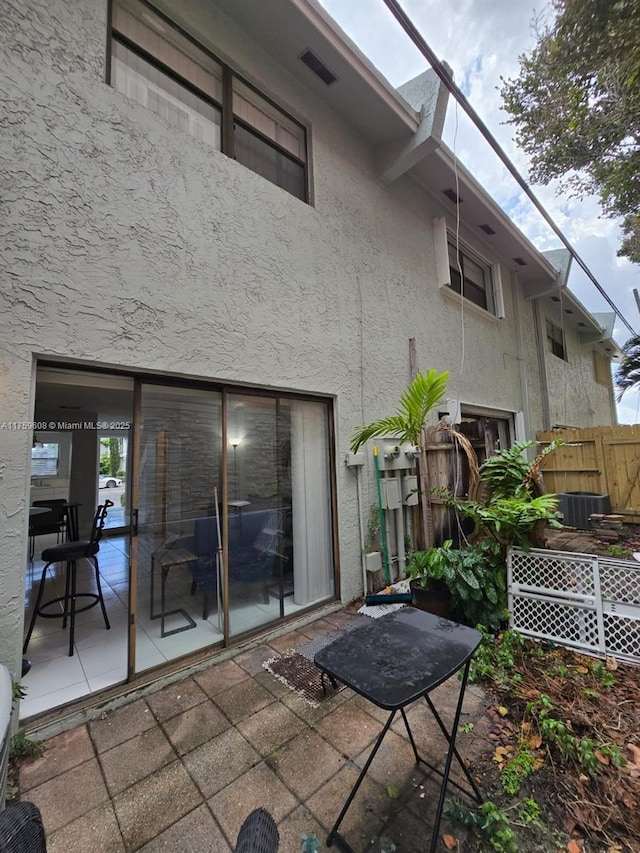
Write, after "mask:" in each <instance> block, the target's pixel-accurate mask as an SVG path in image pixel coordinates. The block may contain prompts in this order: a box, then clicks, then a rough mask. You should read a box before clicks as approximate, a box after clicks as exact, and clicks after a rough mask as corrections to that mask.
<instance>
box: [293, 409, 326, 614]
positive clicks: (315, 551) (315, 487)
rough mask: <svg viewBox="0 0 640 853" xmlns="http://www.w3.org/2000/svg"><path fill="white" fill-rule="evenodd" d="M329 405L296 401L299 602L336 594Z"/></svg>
mask: <svg viewBox="0 0 640 853" xmlns="http://www.w3.org/2000/svg"><path fill="white" fill-rule="evenodd" d="M327 439H328V436H327V409H326V405H325V404H323V403H313V402H306V401H305V402H303V401H292V403H291V489H292V493H291V503H292V520H293V582H294V590H295V592H294V602H295V603H296V604H298V605H306V604H310V603H311V602H314V601H320V600H322V599H325V598H329V597H330V596H331V595H333V556H332V538H331V509H330V506H331V504H330V483H329V458H328V440H327Z"/></svg>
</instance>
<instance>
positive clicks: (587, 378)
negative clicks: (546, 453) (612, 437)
mask: <svg viewBox="0 0 640 853" xmlns="http://www.w3.org/2000/svg"><path fill="white" fill-rule="evenodd" d="M545 344H546V347H545V353H544V357H545V363H546V366H547V381H548V384H549V401H550V403H549V414H550V416H551V426H552V427H553V426H554V425H556V424H558V425H566V426H581V427H591V426H603V425H608V424H610V423H611V390H610V388H607V387H606V386H604V385H599V384H598V383H597V382H596V381H595V369H594V364H593V349H592V348H591V346H589V345H588V344H584V343H583V342H581V341H580V338H579V336H578V335H577V334H576V333H575V331H574V330H572V329H570V328H567V329H565V344H566V355H567V360H566V361H564V360H563V359H561V358H559V357H558V356H556V355H554V354H553V353H552V352H551V351H550V349H549V344H548V342H547V341H546V338H545Z"/></svg>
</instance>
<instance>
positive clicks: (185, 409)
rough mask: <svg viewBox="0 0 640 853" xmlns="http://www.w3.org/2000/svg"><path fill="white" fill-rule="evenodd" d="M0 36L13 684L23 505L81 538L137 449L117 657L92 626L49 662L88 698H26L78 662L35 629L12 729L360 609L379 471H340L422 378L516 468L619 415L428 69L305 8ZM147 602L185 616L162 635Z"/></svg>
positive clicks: (60, 7)
mask: <svg viewBox="0 0 640 853" xmlns="http://www.w3.org/2000/svg"><path fill="white" fill-rule="evenodd" d="M0 15H1V18H2V20H1V21H0V23H1V24H2V26H0V54H1V56H2V62H1V65H0V68H1V71H0V92H1V93H2V105H3V114H4V119H3V121H2V123H0V139H1V142H0V158H1V159H2V174H3V177H2V187H3V188H2V199H1V201H0V205H1V208H2V215H1V217H0V233H1V234H2V246H3V250H2V253H1V254H0V269H1V273H0V275H1V278H0V282H1V283H0V300H1V304H2V311H1V313H0V366H1V367H0V369H1V374H2V381H1V382H0V421H1V422H2V424H3V428H2V430H1V431H0V482H1V490H0V564H1V565H2V574H1V577H2V581H1V585H0V660H2V661H3V662H5V663H6V664H7V665H8V666H9V667H10V668H11V669H12V670H13V671H19V668H20V659H21V657H22V648H21V646H22V643H21V638H22V636H23V628H24V624H25V618H26V619H27V620H28V619H29V617H30V614H31V608H32V607H33V599H34V597H35V593H36V591H37V589H38V585H39V583H40V582H41V579H40V572H39V567H40V566H41V565H42V564H41V563H39V562H38V559H37V558H38V548H39V547H40V546H38V544H37V542H36V546H35V547H36V553H35V561H34V562H33V563H30V562H29V560H28V551H29V541H28V540H29V536H28V528H29V520H28V507H29V505H30V503H32V501H33V500H34V496H35V495H37V496H38V497H42V496H43V494H45V495H46V494H49V493H48V492H47V491H46V490H47V489H49V488H50V489H53V490H54V491H55V495H54V491H51V492H50V494H51V495H52V497H58V496H59V497H62V498H65V499H67V500H69V501H71V502H74V503H77V504H79V505H80V506H79V515H80V526H81V532H84V533H85V534H86V533H87V532H88V530H89V528H90V525H91V519H92V516H93V511H94V509H95V506H96V503H97V502H98V500H99V499H100V498H102V497H104V496H105V493H101V492H99V491H98V489H97V473H98V463H99V457H100V446H101V445H100V438H101V437H104V436H107V437H108V436H120V437H122V436H123V435H124V436H126V437H127V438H128V439H129V441H128V447H129V457H128V459H127V460H123V461H122V468H123V470H124V472H125V473H124V479H125V483H126V497H124V498H122V504H123V505H122V507H120V506H119V504H118V505H117V506H116V508H115V509H121V510H122V520H123V521H122V527H121V529H120V530H119V531H118V533H119V536H120V539H119V541H120V543H121V544H120V555H121V565H120V573H119V574H114V575H113V577H112V578H111V579H109V573H108V568H109V565H108V564H109V561H110V560H111V557H109V558H108V559H105V561H104V563H103V564H101V565H102V566H103V568H102V577H103V586H105V587H108V595H107V598H106V600H107V609H108V610H109V611H110V613H111V616H112V618H111V629H110V633H109V634H107V632H106V630H105V626H104V624H103V623H101V622H100V614H99V611H98V610H97V609H96V610H95V611H94V613H96V614H97V616H96V620H94V621H93V622H91V623H86V624H84V626H83V625H79V626H78V627H77V629H76V634H77V639H78V642H77V645H78V648H77V650H76V653H75V654H74V655H73V656H71V657H70V658H69V659H68V660H67V661H66V664H67V665H68V666H76V665H77V664H78V662H81V663H82V670H83V672H82V675H81V674H80V672H78V674H77V681H76V682H73V681H70V682H69V684H73V685H80V686H78V687H77V688H76V687H75V686H74V689H73V690H71V691H69V690H66V692H60V691H57V690H55V689H54V688H53V686H51V687H50V688H49V689H44V690H43V689H40V690H38V686H37V685H38V678H44V677H45V675H44V673H46V669H47V661H48V660H50V658H51V656H50V655H49V657H48V656H47V654H46V650H47V648H48V649H51V648H52V645H53V646H54V647H55V645H56V643H57V642H58V643H59V645H60V647H61V648H62V646H64V645H65V641H64V640H58V639H56V638H57V637H58V635H59V634H61V633H62V629H61V627H60V622H59V621H58V620H51V623H52V624H51V623H49V621H48V620H47V625H46V627H42V628H41V623H42V624H44V620H36V628H35V633H34V636H33V638H32V640H31V642H30V646H29V648H28V650H27V654H28V655H29V656H30V658H31V659H32V661H33V662H39V665H38V666H35V665H34V668H33V670H32V673H30V675H29V676H28V678H29V679H33V681H32V682H30V690H31V692H32V695H33V696H42V695H45V694H47V692H48V693H49V694H50V695H49V698H48V699H47V698H45V699H43V700H42V701H41V702H40V704H33V705H32V706H31V707H30V713H36V712H37V711H38V710H42V709H46V708H50V707H55V706H56V705H59V704H63V703H65V702H68V701H70V700H72V699H76V698H79V697H82V696H85V695H86V694H87V693H93V692H95V691H98V690H100V689H101V688H102V687H104V686H108V685H111V684H114V683H119V682H126V681H133V680H135V679H136V677H137V676H138V675H140V674H142V673H147V672H148V671H149V670H154V669H155V668H157V667H161V666H163V665H165V664H167V663H171V662H172V661H175V660H176V659H182V658H183V657H185V656H188V655H190V654H194V653H196V654H197V653H201V652H202V651H203V650H208V649H211V648H222V647H224V646H225V645H233V644H234V643H237V642H238V640H239V639H241V638H244V637H246V636H249V635H251V634H252V633H255V632H258V631H264V630H266V629H268V628H272V627H274V626H277V625H278V624H279V623H280V622H281V621H282V620H283V619H289V618H292V617H293V616H295V615H296V614H304V613H306V612H307V611H309V610H312V609H313V608H316V607H319V606H322V605H325V604H327V603H330V602H332V601H342V602H347V601H350V600H352V599H353V598H354V597H356V596H358V595H359V594H361V593H362V585H363V576H362V566H361V551H362V546H363V542H362V535H361V530H362V528H363V516H364V515H366V513H368V507H369V503H370V499H369V496H370V495H371V496H372V495H373V479H372V478H373V473H372V471H373V469H372V465H371V461H370V459H369V456H368V455H367V460H366V465H365V468H364V473H363V474H362V477H363V480H364V489H363V491H364V494H365V497H364V498H360V497H359V488H360V485H361V484H359V483H357V482H356V477H354V472H353V470H349V469H348V468H347V467H346V466H345V464H344V458H345V454H346V452H347V451H348V448H349V443H350V438H351V435H352V432H353V429H354V427H355V426H357V425H359V424H363V423H366V422H368V421H370V420H372V419H373V418H376V417H379V416H382V415H385V414H388V413H390V412H391V411H392V410H393V408H394V406H395V403H396V401H397V399H398V396H399V394H400V393H401V391H402V389H403V388H404V387H405V385H406V383H407V382H408V380H409V379H410V378H411V369H412V366H411V357H410V351H411V352H412V353H414V354H415V356H416V357H417V361H418V366H419V367H420V368H421V369H426V368H436V369H438V370H445V369H446V370H449V371H450V373H451V378H450V383H449V388H448V398H449V402H448V403H447V401H443V409H442V410H443V411H449V412H450V415H452V416H454V417H455V414H456V412H457V413H460V412H461V413H462V414H463V415H467V416H469V417H473V416H478V417H481V416H482V417H490V418H492V419H494V420H496V421H499V423H500V425H501V430H502V431H503V433H502V434H503V440H505V441H513V440H514V439H515V438H525V437H531V436H533V435H534V433H535V430H536V429H539V428H542V427H546V426H551V425H554V424H556V423H571V424H581V425H591V424H595V423H611V422H612V421H613V419H614V418H615V413H614V408H613V398H612V394H611V383H610V379H609V381H608V382H607V369H608V355H607V347H608V348H609V349H610V350H611V349H612V348H614V347H615V345H614V344H613V343H612V341H611V330H610V329H609V328H607V325H606V322H605V321H604V318H601V319H600V320H598V319H597V318H595V317H593V316H592V315H590V314H589V312H587V311H586V310H585V309H584V308H583V307H582V306H581V305H580V303H579V302H577V300H575V298H574V297H572V296H571V294H570V293H569V291H568V290H567V289H566V280H565V278H566V277H565V276H564V272H566V264H564V261H563V262H562V263H560V262H558V259H557V258H555V257H552V258H547V257H545V256H543V255H542V254H540V253H539V252H538V251H537V250H536V249H535V248H534V246H533V245H532V244H531V243H530V242H529V241H528V240H527V239H526V237H525V236H524V235H523V234H521V233H520V232H519V231H518V229H517V228H516V227H515V226H514V225H513V223H512V222H511V221H510V220H509V218H508V217H507V216H506V214H505V213H504V212H503V211H502V210H500V208H499V207H498V206H497V205H496V204H495V203H494V202H493V201H492V200H491V198H490V196H489V195H488V194H487V193H486V192H485V190H484V189H483V188H482V187H481V186H479V184H478V183H477V182H476V181H475V180H474V178H473V176H472V174H471V173H470V171H469V170H468V169H467V168H465V167H464V166H463V165H462V164H460V163H456V161H455V157H454V155H453V154H452V152H451V151H449V150H448V149H447V148H446V147H445V146H444V145H443V144H442V142H441V140H440V133H441V130H442V125H443V121H444V112H445V109H446V94H445V93H444V91H443V90H442V88H441V87H440V85H439V84H438V82H437V80H436V78H435V76H434V75H433V74H431V73H430V72H427V73H425V74H424V75H422V76H421V77H420V78H418V79H417V80H414V81H411V82H410V83H409V84H407V86H406V87H402V88H401V89H400V90H399V91H396V90H394V89H393V88H392V87H391V86H390V85H389V83H388V82H387V81H386V80H385V79H384V78H383V77H382V76H381V75H380V74H379V73H378V72H377V71H376V69H375V68H374V67H373V66H372V65H371V64H370V63H369V62H368V60H367V59H366V58H365V57H364V56H363V55H362V54H361V53H360V52H359V51H358V49H357V48H356V47H355V46H354V45H353V44H352V43H351V42H350V41H349V39H348V38H347V37H346V36H345V35H344V34H343V33H342V32H341V31H340V30H339V28H338V27H337V26H336V25H335V24H334V22H333V21H332V20H331V18H330V17H329V16H328V15H327V13H326V12H324V10H323V9H322V8H321V7H320V6H319V4H317V3H316V2H315V0H208V2H205V0H182V2H181V3H175V2H171V0H156V1H155V2H154V3H153V4H151V3H147V2H146V0H110V2H107V0H73V2H71V0H47V2H44V0H23V2H17V0H7V2H5V3H4V4H3V8H2V11H1V12H0ZM559 270H560V272H559ZM563 271H564V272H563ZM569 312H570V313H569ZM594 353H595V354H594ZM597 358H600V359H601V361H598V362H597V365H598V366H597V368H596V367H594V364H595V362H594V359H597ZM596 374H597V375H596ZM609 374H610V371H609ZM454 410H456V411H455V412H454ZM34 447H37V448H42V447H46V448H47V452H50V453H51V454H52V456H51V459H53V462H52V463H51V465H50V468H49V469H48V470H45V468H44V467H42V466H41V467H40V468H39V469H37V470H36V469H33V468H32V467H31V458H32V456H33V449H34ZM36 455H40V454H36ZM38 471H40V472H41V473H40V474H38ZM43 471H44V473H42V472H43ZM34 472H35V473H34ZM118 500H119V499H118ZM114 512H115V510H114ZM218 531H219V533H218ZM108 541H109V542H111V539H110V540H108ZM114 541H115V540H114ZM178 552H180V554H181V555H182V556H181V557H180V559H178V557H177V556H176V555H177V554H178ZM105 553H106V551H105V547H104V546H103V548H102V549H101V554H105ZM102 559H103V558H102V556H101V560H102ZM114 559H115V558H114ZM172 560H173V562H172ZM25 566H26V569H25ZM52 582H53V583H55V579H54V580H53V581H52ZM154 582H155V590H156V593H155V594H156V598H155V599H154V597H153V596H154V592H153V590H154V587H153V585H152V584H153V583H154ZM47 583H49V580H47ZM160 585H162V593H163V595H165V593H166V595H167V597H168V598H170V597H171V596H175V597H176V601H178V604H177V606H175V610H177V611H178V612H177V614H173V616H172V617H171V618H172V619H174V620H176V621H170V620H169V621H167V625H165V624H164V623H165V620H164V618H163V619H162V620H161V621H162V625H163V630H161V625H160V621H158V619H157V617H158V611H157V608H158V607H159V606H161V607H162V608H164V609H166V611H167V612H166V616H167V617H169V615H170V614H169V610H170V608H169V606H168V605H167V606H166V608H165V604H164V603H163V604H162V605H159V604H158V600H157V593H158V587H159V586H160ZM165 585H166V589H165ZM150 595H151V599H150ZM45 597H46V596H45ZM203 600H204V604H203ZM25 602H26V606H25ZM161 615H164V610H163V613H162V614H161ZM181 620H182V621H181ZM192 623H193V624H192ZM89 624H90V625H91V628H89ZM83 628H84V632H85V633H84V637H83ZM90 632H94V633H92V634H91V635H92V636H93V637H94V638H95V641H94V643H93V644H90V643H88V642H87V637H88V635H89V633H90ZM163 634H164V636H162V635H163ZM113 637H116V641H117V649H116V651H115V652H114V653H113V654H114V656H113V658H111V659H110V662H109V669H107V670H104V669H103V670H102V671H100V664H101V663H102V665H103V667H104V666H105V664H104V653H103V649H102V646H103V644H104V643H105V642H107V639H108V641H109V643H111V642H112V641H113ZM83 645H84V646H85V648H82V646H83ZM92 649H93V650H94V652H95V654H94V657H93V658H92V657H91V655H92V652H91V650H92ZM61 654H62V655H63V656H64V655H66V651H64V652H62V653H61ZM83 655H85V657H83ZM89 673H91V674H89ZM73 677H75V676H70V678H71V679H73Z"/></svg>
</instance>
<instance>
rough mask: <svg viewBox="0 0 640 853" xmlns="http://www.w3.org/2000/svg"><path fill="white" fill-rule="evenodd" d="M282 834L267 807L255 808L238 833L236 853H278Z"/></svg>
mask: <svg viewBox="0 0 640 853" xmlns="http://www.w3.org/2000/svg"><path fill="white" fill-rule="evenodd" d="M279 844H280V834H279V832H278V827H277V826H276V822H275V820H274V819H273V818H272V817H271V815H270V814H269V812H268V811H266V809H254V810H253V811H252V812H251V814H250V815H249V816H248V817H247V818H245V821H244V823H243V824H242V826H241V827H240V832H239V833H238V842H237V844H236V849H235V853H277V850H278V846H279Z"/></svg>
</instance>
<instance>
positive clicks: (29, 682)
mask: <svg viewBox="0 0 640 853" xmlns="http://www.w3.org/2000/svg"><path fill="white" fill-rule="evenodd" d="M55 542H56V538H55V535H51V536H39V537H38V538H37V541H36V556H35V557H34V560H33V561H32V562H29V563H28V564H27V569H26V594H25V632H26V626H28V625H29V621H30V619H31V615H32V612H33V606H34V602H35V598H36V595H37V591H38V586H39V584H40V578H41V576H42V569H43V567H44V563H43V561H42V560H41V559H39V558H38V555H40V554H41V553H42V551H43V549H44V548H46V547H48V546H49V545H53V544H55ZM98 562H99V566H100V581H101V587H102V594H103V597H104V601H105V605H106V609H107V614H108V617H109V622H110V625H111V628H110V630H106V628H105V624H104V620H103V617H102V612H101V609H100V607H99V606H98V607H92V608H91V609H89V610H86V611H84V612H83V613H78V614H77V616H76V627H75V636H74V654H73V656H69V654H68V652H69V637H68V628H67V629H63V627H62V619H61V618H53V619H45V618H37V619H36V623H35V627H34V631H33V634H32V636H31V640H30V643H29V647H28V649H27V653H26V655H25V657H26V658H27V659H28V660H29V661H30V662H31V670H30V671H29V673H28V674H27V675H26V676H25V677H24V678H23V680H22V686H23V687H24V688H25V690H26V696H25V699H24V700H23V701H22V703H21V707H20V716H21V719H23V720H24V719H27V718H29V717H32V716H33V715H35V714H40V713H42V712H44V711H49V710H51V709H53V708H56V707H58V706H60V705H64V704H66V703H68V702H71V701H73V700H75V699H79V698H81V697H82V696H86V695H89V694H91V693H95V692H97V691H100V690H104V689H106V688H108V687H112V686H114V685H116V684H119V683H122V682H125V681H126V678H127V660H128V625H129V591H130V590H129V537H128V536H119V535H116V536H113V535H112V536H105V537H103V539H102V542H101V543H100V551H99V554H98ZM144 562H145V565H143V566H141V568H140V577H139V589H138V594H137V601H138V607H137V614H136V638H135V639H136V658H135V669H136V672H137V673H140V672H143V671H145V670H149V669H152V668H154V667H157V666H160V665H162V664H164V663H166V662H167V661H170V660H175V659H176V658H180V657H183V656H185V655H188V654H190V653H192V652H195V651H198V650H200V649H203V648H208V647H211V646H215V645H216V644H220V643H222V640H223V634H222V624H221V619H220V618H219V615H218V609H217V607H216V602H215V600H212V601H211V602H210V612H209V616H208V619H206V620H205V619H203V598H202V595H201V594H198V593H196V594H195V595H192V594H191V575H190V573H189V570H188V568H187V567H186V566H182V567H175V568H172V569H171V571H170V572H169V573H168V576H167V586H166V596H167V598H166V605H165V611H171V610H178V609H181V610H184V611H185V612H187V613H188V614H189V615H190V616H191V618H192V620H193V621H194V623H195V627H194V628H190V629H189V630H185V631H181V632H179V633H175V634H170V635H169V636H165V637H161V631H160V620H159V619H152V618H151V611H150V600H151V588H150V580H151V577H150V565H149V561H144ZM156 574H157V575H159V572H157V573H156ZM64 580H65V573H64V566H63V565H55V566H51V567H50V568H49V570H48V573H47V579H46V581H45V584H46V586H45V593H44V600H46V601H48V600H51V599H54V598H58V597H60V596H62V595H63V594H64ZM159 587H160V582H159V577H156V579H155V590H154V599H155V605H154V613H156V612H158V607H159V595H160V589H159ZM77 589H78V590H82V591H87V592H92V591H95V576H94V572H93V568H92V567H91V565H90V563H89V562H88V561H86V560H82V561H80V562H79V563H78V567H77ZM308 606H309V605H306V607H308ZM284 607H285V615H287V616H289V615H291V614H292V613H295V612H296V611H299V610H303V609H305V608H303V607H301V606H297V605H296V604H295V603H294V601H293V598H286V599H285V600H284ZM55 609H56V607H55V606H52V607H51V608H47V611H48V612H55ZM60 609H61V608H60V606H58V610H60ZM279 616H280V601H279V599H278V598H277V597H271V596H267V600H265V595H264V590H263V589H258V590H256V589H247V590H242V589H239V590H236V589H234V590H233V592H232V597H231V599H230V608H229V621H230V634H231V636H232V637H233V636H235V635H239V634H242V633H244V632H247V631H251V630H255V629H257V628H259V627H261V626H263V625H268V624H270V623H274V622H276V621H277V620H278V618H279ZM185 624H187V623H186V621H185V619H184V617H183V616H182V615H181V614H179V613H178V614H176V615H175V616H172V617H168V618H167V620H166V623H165V630H167V631H170V630H172V629H174V628H179V627H181V626H183V625H185Z"/></svg>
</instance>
